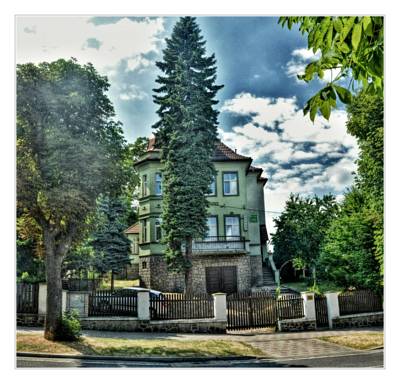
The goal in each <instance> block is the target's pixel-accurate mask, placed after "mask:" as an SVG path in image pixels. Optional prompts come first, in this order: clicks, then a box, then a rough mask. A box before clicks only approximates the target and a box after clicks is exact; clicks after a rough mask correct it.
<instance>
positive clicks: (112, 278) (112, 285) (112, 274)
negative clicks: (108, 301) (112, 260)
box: [111, 271, 114, 291]
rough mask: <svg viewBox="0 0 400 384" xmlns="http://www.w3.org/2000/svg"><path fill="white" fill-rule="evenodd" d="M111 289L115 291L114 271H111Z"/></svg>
mask: <svg viewBox="0 0 400 384" xmlns="http://www.w3.org/2000/svg"><path fill="white" fill-rule="evenodd" d="M111 291H114V271H111Z"/></svg>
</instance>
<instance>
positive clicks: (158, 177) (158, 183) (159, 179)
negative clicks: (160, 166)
mask: <svg viewBox="0 0 400 384" xmlns="http://www.w3.org/2000/svg"><path fill="white" fill-rule="evenodd" d="M161 182H162V174H161V173H156V195H157V196H161V194H162V186H161Z"/></svg>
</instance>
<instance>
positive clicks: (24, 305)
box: [17, 283, 39, 314]
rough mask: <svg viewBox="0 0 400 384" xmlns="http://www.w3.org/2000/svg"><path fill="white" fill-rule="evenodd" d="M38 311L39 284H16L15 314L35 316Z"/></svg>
mask: <svg viewBox="0 0 400 384" xmlns="http://www.w3.org/2000/svg"><path fill="white" fill-rule="evenodd" d="M38 309H39V284H30V283H17V313H30V314H36V313H38Z"/></svg>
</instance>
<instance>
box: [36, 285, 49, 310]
mask: <svg viewBox="0 0 400 384" xmlns="http://www.w3.org/2000/svg"><path fill="white" fill-rule="evenodd" d="M46 313H47V284H46V283H40V284H39V299H38V314H39V315H45V314H46Z"/></svg>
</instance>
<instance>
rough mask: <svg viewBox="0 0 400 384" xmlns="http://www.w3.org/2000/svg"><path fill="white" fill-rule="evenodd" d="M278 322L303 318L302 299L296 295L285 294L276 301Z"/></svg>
mask: <svg viewBox="0 0 400 384" xmlns="http://www.w3.org/2000/svg"><path fill="white" fill-rule="evenodd" d="M276 306H277V315H278V318H279V320H285V319H299V318H301V317H304V305H303V299H302V297H301V296H300V295H297V294H285V295H282V296H281V297H279V298H278V299H277V301H276Z"/></svg>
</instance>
